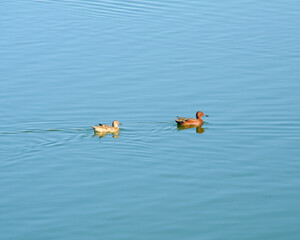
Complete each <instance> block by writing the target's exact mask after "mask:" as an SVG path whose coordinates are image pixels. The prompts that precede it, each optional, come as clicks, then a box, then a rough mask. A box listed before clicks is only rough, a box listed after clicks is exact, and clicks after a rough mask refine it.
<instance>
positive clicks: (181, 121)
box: [175, 112, 208, 126]
mask: <svg viewBox="0 0 300 240" xmlns="http://www.w3.org/2000/svg"><path fill="white" fill-rule="evenodd" d="M202 117H208V115H206V114H204V113H203V112H197V113H196V119H194V118H184V117H178V116H177V119H175V121H176V122H177V124H178V126H201V125H202V124H203V120H202Z"/></svg>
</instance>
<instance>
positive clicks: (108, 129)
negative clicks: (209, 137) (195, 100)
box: [92, 111, 208, 133]
mask: <svg viewBox="0 0 300 240" xmlns="http://www.w3.org/2000/svg"><path fill="white" fill-rule="evenodd" d="M202 117H208V115H206V114H204V113H203V112H200V111H199V112H197V113H196V119H194V118H184V117H178V116H177V119H175V121H176V122H177V125H178V126H182V127H188V126H189V127H199V126H201V125H202V124H203V120H202ZM119 125H122V124H121V123H119V122H118V121H113V123H112V126H109V125H105V124H99V125H98V126H92V128H93V129H94V131H95V132H97V133H117V132H118V131H119V130H120V128H119Z"/></svg>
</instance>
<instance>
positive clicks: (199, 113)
mask: <svg viewBox="0 0 300 240" xmlns="http://www.w3.org/2000/svg"><path fill="white" fill-rule="evenodd" d="M202 117H208V115H206V114H204V113H203V112H197V113H196V118H197V119H201V118H202Z"/></svg>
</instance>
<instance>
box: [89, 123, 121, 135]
mask: <svg viewBox="0 0 300 240" xmlns="http://www.w3.org/2000/svg"><path fill="white" fill-rule="evenodd" d="M119 125H122V124H121V123H119V121H116V120H115V121H113V122H112V126H109V125H105V124H99V125H97V126H91V127H92V128H93V129H94V131H95V133H117V132H119V130H120V128H119Z"/></svg>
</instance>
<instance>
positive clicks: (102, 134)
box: [94, 132, 120, 138]
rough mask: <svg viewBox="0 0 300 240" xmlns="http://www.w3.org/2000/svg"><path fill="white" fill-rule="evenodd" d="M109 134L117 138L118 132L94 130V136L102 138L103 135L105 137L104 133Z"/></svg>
mask: <svg viewBox="0 0 300 240" xmlns="http://www.w3.org/2000/svg"><path fill="white" fill-rule="evenodd" d="M109 134H112V137H113V138H118V137H119V136H120V133H119V132H115V133H108V132H106V133H103V132H94V136H98V137H99V138H103V137H105V136H106V135H109Z"/></svg>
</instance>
